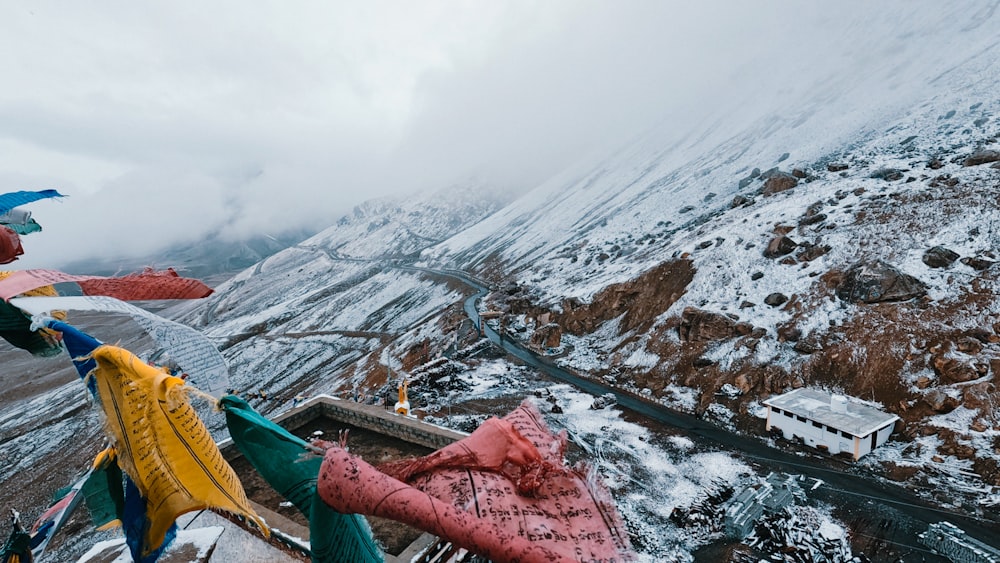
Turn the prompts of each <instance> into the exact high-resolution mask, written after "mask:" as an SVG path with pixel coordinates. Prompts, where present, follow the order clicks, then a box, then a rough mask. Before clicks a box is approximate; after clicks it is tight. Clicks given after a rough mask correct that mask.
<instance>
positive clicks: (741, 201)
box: [729, 195, 753, 207]
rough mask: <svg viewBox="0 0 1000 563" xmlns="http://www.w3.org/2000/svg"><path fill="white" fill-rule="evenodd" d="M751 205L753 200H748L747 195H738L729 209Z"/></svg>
mask: <svg viewBox="0 0 1000 563" xmlns="http://www.w3.org/2000/svg"><path fill="white" fill-rule="evenodd" d="M751 203H753V200H752V199H750V198H748V197H747V196H745V195H738V196H736V197H734V198H733V201H732V203H730V204H729V207H739V206H741V205H749V204H751Z"/></svg>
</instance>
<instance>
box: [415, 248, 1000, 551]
mask: <svg viewBox="0 0 1000 563" xmlns="http://www.w3.org/2000/svg"><path fill="white" fill-rule="evenodd" d="M399 268H400V269H406V270H411V271H420V272H424V273H427V274H432V275H437V276H444V277H448V278H452V279H455V280H459V281H461V282H463V283H464V284H466V285H468V286H469V287H471V288H473V289H475V290H476V293H475V294H474V295H472V296H470V297H468V298H467V299H466V300H465V303H464V309H465V313H466V314H467V315H468V316H469V318H470V319H471V320H472V322H473V323H475V325H476V327H477V328H479V330H480V331H481V332H482V333H483V334H485V335H486V337H487V338H488V339H489V340H490V341H492V342H494V343H496V344H497V345H499V346H501V347H502V348H503V349H504V350H505V351H506V352H507V353H508V354H510V355H512V356H514V357H516V358H518V359H519V360H521V361H522V362H524V363H525V364H527V365H529V366H532V367H534V368H536V369H538V370H539V371H541V372H543V373H544V374H546V375H547V376H549V377H551V378H553V379H555V380H558V381H563V382H565V383H569V384H571V385H573V386H575V387H577V388H579V389H581V390H583V391H585V392H587V393H590V394H592V395H595V396H600V395H604V394H606V393H612V394H614V396H615V397H616V398H617V400H618V405H619V406H620V407H621V408H622V409H625V410H628V411H632V412H633V413H635V414H638V415H640V416H642V417H646V418H648V419H650V420H653V421H656V422H658V423H661V424H665V425H667V426H670V427H673V428H676V429H680V430H683V431H684V432H686V433H687V435H688V436H689V437H691V438H694V439H696V440H697V441H698V442H700V443H701V444H702V445H707V446H715V447H719V448H722V449H725V450H728V451H731V452H735V453H738V454H740V455H742V456H744V457H747V458H750V459H752V460H754V461H756V462H758V463H759V464H760V465H762V466H765V467H767V468H768V469H771V470H774V471H782V472H786V473H795V474H801V475H805V476H807V477H812V478H814V479H818V480H820V481H822V482H823V483H824V484H825V486H826V487H830V488H833V489H834V490H835V491H836V492H838V493H840V494H842V495H847V496H849V497H854V498H856V499H857V505H856V507H857V508H858V509H859V511H861V512H864V511H865V510H867V508H866V507H869V508H875V507H873V506H872V504H875V505H877V504H879V503H881V504H883V505H888V506H890V507H891V508H893V509H895V510H897V511H899V512H901V513H903V514H905V515H907V516H909V517H911V518H913V519H915V520H918V521H920V522H923V523H925V524H930V523H933V522H942V521H949V522H951V523H952V524H954V525H956V526H958V527H959V528H962V529H963V530H965V532H966V533H967V534H969V535H970V536H972V537H975V538H977V539H979V540H981V541H984V542H986V543H987V544H990V545H993V544H996V543H997V541H998V538H1000V520H998V519H997V518H996V517H995V516H993V517H989V516H987V517H984V516H976V515H972V514H963V513H959V512H955V511H954V510H948V509H945V508H943V507H939V506H935V505H933V504H931V503H929V502H928V501H926V500H924V499H922V498H920V497H918V496H916V495H914V494H913V493H912V492H910V491H909V490H907V489H906V488H904V487H902V486H900V485H896V484H894V483H891V482H885V481H882V480H877V479H875V478H873V477H866V476H863V475H859V474H854V473H848V472H846V471H844V470H843V469H837V468H835V467H832V466H831V465H832V464H833V463H834V462H836V460H832V459H825V458H822V457H818V456H817V457H816V458H813V457H807V456H800V455H795V454H793V453H790V452H788V451H785V450H781V449H778V448H775V447H772V446H770V445H768V444H767V443H765V442H763V441H761V440H760V439H758V438H756V437H752V436H744V435H739V434H737V433H734V432H732V431H730V430H727V429H725V428H723V427H721V426H718V425H715V424H712V423H711V422H708V421H706V420H703V419H700V418H698V417H695V416H693V415H690V414H687V413H684V412H680V411H677V410H674V409H671V408H669V407H666V406H664V405H662V404H660V403H656V402H653V401H649V400H646V399H643V398H642V397H640V396H638V395H635V394H633V393H630V392H628V391H625V390H622V389H619V388H616V387H611V386H608V385H605V384H603V383H601V382H599V381H595V380H592V379H588V378H585V377H581V376H579V375H577V374H575V373H573V372H571V371H568V370H566V369H564V368H562V367H560V366H558V365H556V364H555V363H554V362H553V361H552V360H551V359H549V358H545V357H540V356H538V355H537V354H535V353H533V352H532V351H530V350H529V349H527V348H526V347H524V346H523V345H522V344H521V343H520V342H518V341H517V340H513V339H510V338H501V336H500V334H499V333H497V331H495V330H493V329H492V328H491V327H489V326H488V325H486V324H485V323H483V322H482V320H481V319H480V317H479V311H478V309H477V306H476V304H477V302H478V301H479V300H480V299H481V298H482V297H484V296H485V295H486V294H487V293H488V292H489V291H490V288H488V287H487V285H486V283H485V282H483V281H482V280H478V279H476V278H474V277H473V276H471V275H469V274H467V273H464V272H461V271H458V270H440V269H433V268H421V267H416V266H400V267H399ZM837 463H839V462H837ZM844 468H845V469H848V468H850V466H849V465H847V464H844ZM916 531H922V530H916ZM916 531H913V532H911V533H912V536H910V537H896V538H895V540H902V541H894V542H893V543H897V545H902V546H907V547H910V548H912V549H917V550H920V551H926V548H923V547H922V546H921V545H920V544H919V543H918V541H917V538H916V536H915V533H916ZM903 541H905V543H903Z"/></svg>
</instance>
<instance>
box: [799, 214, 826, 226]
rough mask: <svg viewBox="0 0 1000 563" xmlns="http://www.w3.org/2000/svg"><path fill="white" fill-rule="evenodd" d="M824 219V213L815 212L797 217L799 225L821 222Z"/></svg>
mask: <svg viewBox="0 0 1000 563" xmlns="http://www.w3.org/2000/svg"><path fill="white" fill-rule="evenodd" d="M823 221H826V213H816V214H813V215H805V216H803V217H802V218H801V219H799V225H800V226H805V225H815V224H816V223H822V222H823Z"/></svg>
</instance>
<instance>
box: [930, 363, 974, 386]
mask: <svg viewBox="0 0 1000 563" xmlns="http://www.w3.org/2000/svg"><path fill="white" fill-rule="evenodd" d="M931 365H932V366H933V367H934V373H936V374H937V375H938V377H939V378H940V379H941V383H943V384H945V385H951V384H952V383H963V382H966V381H972V380H973V379H978V378H979V377H980V376H979V372H978V371H976V368H975V367H973V366H972V365H969V364H968V363H966V362H963V361H961V360H959V359H956V358H949V357H946V356H936V357H934V358H933V359H932V360H931Z"/></svg>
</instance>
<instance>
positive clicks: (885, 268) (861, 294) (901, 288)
mask: <svg viewBox="0 0 1000 563" xmlns="http://www.w3.org/2000/svg"><path fill="white" fill-rule="evenodd" d="M836 292H837V297H839V298H840V299H842V300H844V301H848V302H851V303H857V302H863V303H880V302H886V301H906V300H909V299H913V298H916V297H921V296H923V295H926V294H927V286H926V285H925V284H924V283H923V282H922V281H920V280H918V279H917V278H915V277H913V276H911V275H909V274H904V273H903V272H900V271H899V270H897V269H896V268H894V267H893V266H891V265H889V264H887V263H885V262H883V261H881V260H874V261H862V262H858V263H856V264H854V265H853V266H851V267H850V268H848V270H847V271H846V272H844V275H843V279H842V280H841V282H840V284H839V285H838V286H837V291H836Z"/></svg>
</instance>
